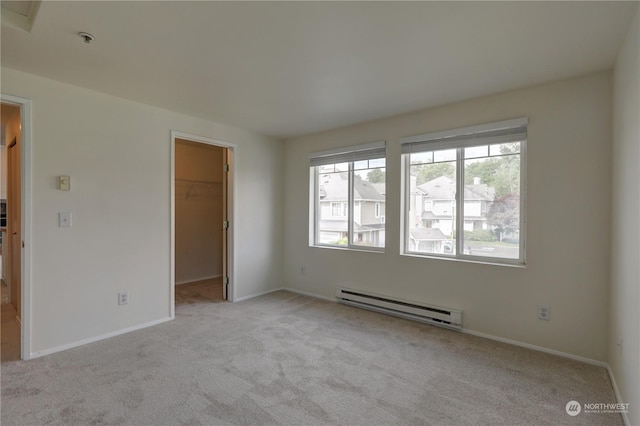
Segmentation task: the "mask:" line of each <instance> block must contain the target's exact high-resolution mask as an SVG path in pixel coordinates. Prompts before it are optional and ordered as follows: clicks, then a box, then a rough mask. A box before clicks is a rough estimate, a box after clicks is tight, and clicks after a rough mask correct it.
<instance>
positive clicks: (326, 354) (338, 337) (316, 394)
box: [1, 291, 622, 425]
mask: <svg viewBox="0 0 640 426" xmlns="http://www.w3.org/2000/svg"><path fill="white" fill-rule="evenodd" d="M176 312H177V318H176V320H175V321H172V322H169V323H165V324H161V325H158V326H155V327H152V328H148V329H145V330H140V331H136V332H133V333H129V334H126V335H123V336H118V337H115V338H112V339H109V340H105V341H101V342H97V343H94V344H91V345H86V346H83V347H80V348H76V349H72V350H68V351H66V352H62V353H57V354H54V355H50V356H47V357H43V358H38V359H35V360H31V361H27V362H22V361H19V362H11V363H5V364H3V365H2V414H1V416H2V417H1V420H2V425H20V424H34V425H35V424H64V425H88V424H130V425H187V424H188V425H235V424H246V425H267V424H269V425H271V424H274V425H275V424H287V425H561V424H567V425H572V424H573V425H621V424H622V418H621V416H620V415H619V414H584V413H583V414H580V415H578V416H577V417H570V416H568V415H567V414H566V413H565V405H566V403H567V402H568V401H569V400H572V399H575V400H577V401H580V402H614V401H615V398H614V395H613V391H612V389H611V384H610V383H609V379H608V376H607V373H606V371H605V369H603V368H599V367H594V366H591V365H587V364H583V363H579V362H575V361H571V360H567V359H563V358H559V357H555V356H552V355H548V354H544V353H539V352H534V351H530V350H527V349H523V348H518V347H514V346H510V345H506V344H501V343H496V342H493V341H489V340H485V339H481V338H477V337H474V336H469V335H465V334H462V333H457V332H454V331H449V330H444V329H440V328H437V327H433V326H429V325H423V324H419V323H415V322H410V321H406V320H402V319H398V318H394V317H389V316H384V315H381V314H377V313H373V312H368V311H364V310H360V309H357V308H352V307H348V306H343V305H338V304H336V303H332V302H328V301H323V300H318V299H314V298H310V297H306V296H300V295H296V294H293V293H290V292H285V291H280V292H276V293H272V294H269V295H266V296H262V297H259V298H256V299H252V300H248V301H245V302H241V303H236V304H231V303H217V304H216V303H213V304H212V303H198V302H197V301H195V302H194V301H192V302H191V303H185V304H181V305H179V306H177V308H176Z"/></svg>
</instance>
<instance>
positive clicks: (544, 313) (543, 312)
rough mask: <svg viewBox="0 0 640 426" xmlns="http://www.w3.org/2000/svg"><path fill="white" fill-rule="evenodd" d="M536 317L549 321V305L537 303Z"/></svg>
mask: <svg viewBox="0 0 640 426" xmlns="http://www.w3.org/2000/svg"><path fill="white" fill-rule="evenodd" d="M538 319H541V320H545V321H550V320H551V307H550V306H548V305H538Z"/></svg>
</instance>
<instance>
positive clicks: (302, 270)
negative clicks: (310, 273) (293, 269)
mask: <svg viewBox="0 0 640 426" xmlns="http://www.w3.org/2000/svg"><path fill="white" fill-rule="evenodd" d="M306 272H307V268H305V267H304V266H301V267H300V275H304V274H305V273H306Z"/></svg>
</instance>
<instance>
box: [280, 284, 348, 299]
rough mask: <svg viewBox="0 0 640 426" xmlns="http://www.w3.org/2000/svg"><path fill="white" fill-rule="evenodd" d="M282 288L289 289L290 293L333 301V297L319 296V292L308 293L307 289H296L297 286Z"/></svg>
mask: <svg viewBox="0 0 640 426" xmlns="http://www.w3.org/2000/svg"><path fill="white" fill-rule="evenodd" d="M283 290H286V291H290V292H291V293H297V294H302V295H303V296H309V297H315V298H316V299H322V300H328V301H329V302H335V301H336V299H335V298H331V297H327V296H321V295H319V294H315V293H310V292H308V291H302V290H298V289H297V288H291V287H285V288H283Z"/></svg>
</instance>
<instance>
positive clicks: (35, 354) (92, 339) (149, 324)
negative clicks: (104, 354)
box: [29, 317, 172, 359]
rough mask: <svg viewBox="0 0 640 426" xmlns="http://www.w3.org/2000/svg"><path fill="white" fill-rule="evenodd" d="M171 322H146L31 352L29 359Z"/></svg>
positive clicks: (163, 319)
mask: <svg viewBox="0 0 640 426" xmlns="http://www.w3.org/2000/svg"><path fill="white" fill-rule="evenodd" d="M171 320H172V318H170V317H167V318H162V319H159V320H155V321H151V322H146V323H144V324H139V325H134V326H133V327H128V328H123V329H122V330H118V331H113V332H111V333H106V334H101V335H99V336H95V337H89V338H88V339H83V340H78V341H75V342H72V343H68V344H66V345H62V346H57V347H55V348H51V349H44V350H42V351H37V352H31V353H30V354H29V359H33V358H39V357H41V356H45V355H51V354H54V353H56V352H62V351H66V350H67V349H73V348H77V347H78V346H83V345H87V344H89V343H94V342H97V341H100V340H104V339H109V338H111V337H115V336H119V335H121V334H126V333H130V332H132V331H136V330H140V329H143V328H147V327H152V326H154V325H158V324H162V323H163V322H167V321H171Z"/></svg>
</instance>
